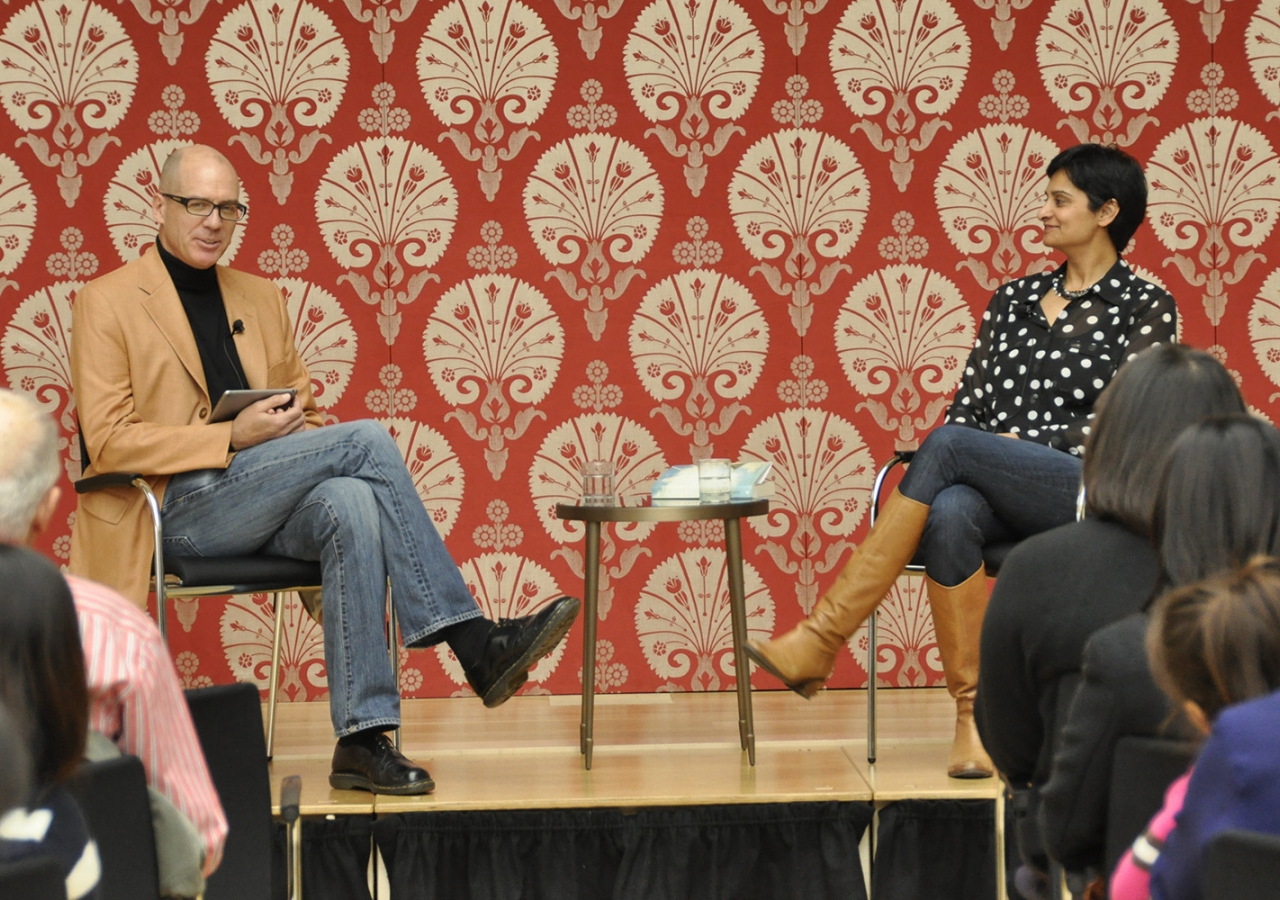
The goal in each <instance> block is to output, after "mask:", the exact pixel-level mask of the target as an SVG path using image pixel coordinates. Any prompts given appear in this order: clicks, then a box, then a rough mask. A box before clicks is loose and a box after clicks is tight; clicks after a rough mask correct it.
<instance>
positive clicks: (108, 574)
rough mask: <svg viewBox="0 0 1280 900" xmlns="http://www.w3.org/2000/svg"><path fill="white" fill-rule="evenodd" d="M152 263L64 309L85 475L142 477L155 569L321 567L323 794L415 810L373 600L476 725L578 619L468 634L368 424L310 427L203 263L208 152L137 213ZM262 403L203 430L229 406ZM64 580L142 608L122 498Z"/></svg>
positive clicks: (444, 555) (236, 289)
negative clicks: (245, 559) (218, 564)
mask: <svg viewBox="0 0 1280 900" xmlns="http://www.w3.org/2000/svg"><path fill="white" fill-rule="evenodd" d="M151 205H152V213H153V215H154V216H155V220H156V224H157V225H158V227H159V233H158V234H157V236H156V243H155V245H154V246H153V247H150V248H148V249H147V250H146V251H145V252H144V253H143V255H142V256H141V257H140V258H139V259H137V260H134V261H133V262H131V263H129V264H128V265H126V266H124V267H123V268H121V269H117V270H116V271H114V272H111V273H109V274H107V275H104V276H103V277H101V278H99V279H97V280H95V281H93V282H90V283H89V284H88V285H86V286H85V287H84V288H82V289H81V290H80V292H79V293H78V294H77V296H76V304H75V314H74V316H75V317H74V322H73V326H72V341H71V381H72V385H73V387H74V391H75V396H76V408H77V411H78V413H79V416H80V428H81V434H82V436H83V437H84V442H85V447H86V450H87V454H88V458H87V460H86V462H87V464H88V468H87V469H86V474H87V475H95V474H98V473H100V472H110V471H125V472H139V473H142V474H143V475H144V476H145V477H146V478H147V481H148V482H149V483H150V485H151V490H152V491H153V492H154V493H155V496H156V498H157V499H158V500H159V502H160V504H161V518H162V522H163V526H164V540H165V548H164V550H165V552H166V553H167V554H170V555H173V556H187V557H191V556H234V555H242V554H252V553H258V552H264V553H269V554H275V555H280V556H290V557H294V558H296V559H307V560H318V561H319V562H320V566H321V572H322V576H321V579H322V585H323V591H322V604H323V606H322V608H323V621H324V657H325V668H326V670H327V675H328V683H329V716H330V719H331V720H332V723H333V730H334V735H335V736H336V737H337V739H338V746H337V748H336V749H335V750H334V754H333V765H332V772H331V774H330V776H329V783H330V785H331V786H333V787H335V788H339V789H351V788H358V789H362V790H367V791H373V792H375V793H387V794H424V793H427V792H429V791H431V790H432V789H433V788H434V787H435V782H434V781H432V780H431V777H430V775H429V774H428V773H427V771H426V769H424V768H423V767H422V766H419V765H416V764H415V763H413V762H411V761H410V760H408V759H406V758H405V757H404V756H403V755H402V754H401V753H400V751H399V750H397V749H396V748H395V746H394V745H393V744H392V743H391V741H389V740H388V739H387V737H386V734H385V732H386V731H388V730H390V729H393V728H396V727H398V726H399V724H400V686H399V685H398V684H397V683H396V680H395V677H394V675H393V673H392V670H391V661H390V659H389V657H388V654H387V645H386V596H387V585H388V583H389V584H390V586H391V597H392V602H394V604H395V609H396V614H397V617H398V619H399V623H400V630H401V633H402V635H403V639H404V644H405V646H406V647H430V646H434V645H436V644H439V643H447V644H448V645H449V647H450V649H451V650H453V653H454V656H455V657H456V658H457V660H458V662H459V663H460V664H461V666H462V670H463V672H464V673H465V674H466V677H467V682H468V683H469V684H470V685H471V686H472V688H473V689H474V690H475V692H476V694H477V696H479V697H480V698H481V699H482V700H483V701H484V705H485V706H488V707H493V706H498V705H499V704H501V703H504V702H505V701H506V700H507V699H508V698H509V697H511V696H512V695H514V694H515V693H516V691H518V690H519V689H520V688H521V687H522V686H523V685H524V683H525V682H526V681H527V680H528V677H529V669H531V668H532V667H533V666H534V665H535V664H536V663H537V662H538V660H540V659H541V658H542V657H544V656H546V655H547V654H549V653H551V652H552V651H553V650H554V649H555V648H556V645H557V644H559V643H560V641H561V640H562V639H563V638H564V636H565V635H566V634H567V633H568V631H569V628H570V626H572V624H573V621H574V619H575V618H576V617H577V614H578V609H579V606H580V604H579V602H578V600H577V599H575V598H573V597H557V598H540V599H544V600H545V602H544V603H542V604H541V605H540V607H539V608H538V609H537V610H536V612H534V613H533V614H532V615H527V616H523V617H521V618H514V619H504V620H503V621H501V622H493V621H490V620H489V619H487V618H484V616H483V614H482V612H481V610H480V608H479V606H478V605H477V603H476V600H475V598H474V597H473V596H472V595H471V590H470V589H469V588H468V587H467V583H466V581H465V580H464V579H463V577H462V573H461V572H460V571H459V570H458V567H457V565H456V564H455V563H454V561H453V559H452V558H451V557H450V556H449V551H448V550H447V549H446V548H445V546H444V541H443V540H442V539H441V537H440V534H439V532H438V531H437V530H436V527H435V523H434V522H432V520H431V516H430V515H429V514H428V513H427V510H426V508H425V507H424V506H423V504H422V502H421V500H420V499H419V498H418V493H417V488H416V487H415V485H414V483H413V479H412V478H411V477H410V476H409V473H408V470H407V469H406V468H405V462H404V456H403V454H402V453H401V451H400V448H399V447H397V446H396V443H395V441H394V440H392V438H391V436H390V435H389V434H388V433H387V430H386V429H385V428H383V427H382V425H380V424H378V423H377V422H374V421H370V420H364V421H354V422H342V423H340V424H337V425H329V426H326V427H323V428H322V427H320V426H321V425H322V424H324V423H323V420H322V418H321V416H320V413H319V411H318V410H317V408H316V403H315V398H314V397H313V395H312V392H311V376H310V375H309V374H308V372H307V369H306V366H305V365H304V364H303V362H302V360H301V358H300V357H299V356H298V352H297V349H296V347H295V346H294V337H293V329H292V319H291V318H290V316H289V311H288V308H287V307H286V305H285V302H284V298H283V296H282V294H281V293H280V289H279V288H277V287H276V285H275V284H273V283H272V282H270V281H268V280H266V279H264V278H258V277H256V276H254V275H249V274H247V273H245V272H240V271H237V270H235V269H231V268H228V267H226V266H219V265H217V262H218V260H219V259H221V258H222V255H223V254H224V253H225V252H226V250H227V248H228V247H229V246H230V244H231V239H232V236H233V235H234V234H235V230H236V228H237V226H238V225H239V223H240V221H241V220H242V219H243V218H244V216H245V215H246V214H247V213H248V209H247V208H246V207H245V205H244V204H243V203H241V202H240V177H239V175H237V174H236V171H235V168H234V167H233V166H232V165H231V163H230V161H229V160H227V158H226V157H225V156H223V155H222V154H221V153H220V152H218V151H217V150H215V149H214V148H212V147H207V146H199V145H197V146H192V147H186V148H183V149H181V150H178V151H176V152H175V154H174V155H173V156H171V157H170V158H169V159H168V160H167V161H166V162H165V164H164V167H163V169H162V171H161V175H160V189H159V191H157V192H156V193H155V194H154V195H153V196H152V204H151ZM245 388H256V389H259V390H268V391H272V392H273V393H272V394H271V395H270V396H268V397H266V398H265V399H262V400H259V401H258V402H256V403H253V404H251V405H249V406H247V407H245V408H244V409H243V410H241V411H240V412H239V413H238V414H236V415H235V417H234V418H232V419H229V420H227V421H221V422H213V421H212V419H213V418H214V416H213V412H214V410H215V403H216V401H217V400H218V399H220V398H221V397H222V396H223V395H224V393H225V392H226V391H228V390H234V389H245ZM79 501H80V505H79V513H78V514H77V516H76V523H75V528H74V530H73V532H72V537H71V570H72V571H73V572H79V573H83V574H85V575H86V576H88V577H91V578H95V579H97V580H101V581H103V582H105V583H107V584H110V585H112V586H113V587H116V588H117V589H118V590H120V591H121V592H122V593H124V594H125V595H126V596H128V597H130V598H131V599H133V600H134V601H135V602H138V603H139V604H141V603H142V602H144V601H145V598H146V594H147V576H148V569H149V566H150V562H151V556H152V550H151V542H150V541H149V537H150V535H151V522H150V519H149V516H148V514H147V511H146V510H145V508H144V506H143V504H144V498H143V497H142V496H141V494H140V492H138V491H130V490H127V489H122V490H116V489H107V490H104V491H95V492H93V493H86V494H81V495H80V498H79Z"/></svg>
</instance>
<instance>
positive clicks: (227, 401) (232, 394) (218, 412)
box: [209, 388, 298, 423]
mask: <svg viewBox="0 0 1280 900" xmlns="http://www.w3.org/2000/svg"><path fill="white" fill-rule="evenodd" d="M276 394H288V395H289V396H290V397H296V396H297V395H298V391H297V389H296V388H263V389H261V390H259V389H257V388H255V389H253V390H248V391H223V392H222V396H221V397H219V398H218V403H217V405H216V406H214V408H213V415H211V416H210V417H209V421H210V423H213V422H226V421H227V420H228V419H234V418H235V417H236V416H238V415H240V410H242V409H244V408H245V407H246V406H249V405H250V404H253V403H257V402H258V401H259V400H266V399H267V398H268V397H272V396H275V395H276Z"/></svg>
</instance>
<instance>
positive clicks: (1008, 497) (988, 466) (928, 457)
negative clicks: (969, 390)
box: [898, 425, 1081, 587]
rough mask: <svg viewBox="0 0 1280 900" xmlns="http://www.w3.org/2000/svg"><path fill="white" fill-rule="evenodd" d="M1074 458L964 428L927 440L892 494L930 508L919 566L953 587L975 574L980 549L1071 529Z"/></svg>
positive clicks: (940, 431) (939, 431) (1076, 484)
mask: <svg viewBox="0 0 1280 900" xmlns="http://www.w3.org/2000/svg"><path fill="white" fill-rule="evenodd" d="M1080 470H1081V462H1080V460H1079V459H1078V458H1077V457H1074V456H1072V455H1071V454H1069V453H1064V452H1062V451H1061V450H1054V449H1052V448H1051V447H1046V446H1044V445H1043V444H1036V443H1033V442H1032V441H1026V440H1015V439H1013V438H1007V437H1002V436H1001V435H998V434H991V433H990V432H986V431H979V430H978V429H976V428H969V427H967V426H964V425H943V426H942V427H941V428H936V429H934V430H933V431H932V432H930V433H929V436H928V437H926V438H925V440H924V443H923V444H921V445H920V449H919V450H918V451H916V455H915V456H914V457H913V458H912V460H911V464H910V465H909V466H908V467H907V474H906V475H904V476H903V478H902V483H901V484H900V485H899V486H898V491H899V492H900V493H902V494H903V495H905V496H907V497H910V498H911V499H912V500H916V501H919V502H920V503H924V504H926V505H928V507H929V518H928V521H927V522H926V523H925V527H924V534H923V535H922V536H921V538H920V551H919V554H918V558H920V559H923V560H924V565H925V571H926V573H927V574H928V576H929V577H930V578H932V579H933V580H934V581H936V582H938V583H939V584H941V585H944V586H946V587H954V586H955V585H957V584H960V583H961V582H962V581H964V580H965V579H967V578H969V576H971V575H973V574H974V573H975V572H977V571H978V569H979V568H981V567H982V548H983V547H984V546H985V545H987V544H992V543H1000V542H1007V541H1020V540H1022V539H1023V538H1028V537H1031V536H1032V535H1033V534H1039V533H1040V532H1042V531H1048V530H1049V529H1050V528H1054V527H1056V526H1058V525H1065V524H1066V523H1068V522H1071V521H1074V519H1075V512H1076V509H1075V508H1076V495H1077V493H1078V492H1079V489H1080Z"/></svg>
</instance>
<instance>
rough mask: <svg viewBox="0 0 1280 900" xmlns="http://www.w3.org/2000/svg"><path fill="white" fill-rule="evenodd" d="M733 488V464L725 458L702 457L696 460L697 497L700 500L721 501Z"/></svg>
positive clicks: (725, 498)
mask: <svg viewBox="0 0 1280 900" xmlns="http://www.w3.org/2000/svg"><path fill="white" fill-rule="evenodd" d="M732 489H733V465H732V464H731V463H730V462H729V460H727V459H703V460H699V461H698V497H699V498H700V499H702V500H706V501H711V502H715V503H723V502H724V501H726V500H728V499H729V496H730V494H731V492H732Z"/></svg>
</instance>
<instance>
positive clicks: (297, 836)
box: [289, 819, 302, 900]
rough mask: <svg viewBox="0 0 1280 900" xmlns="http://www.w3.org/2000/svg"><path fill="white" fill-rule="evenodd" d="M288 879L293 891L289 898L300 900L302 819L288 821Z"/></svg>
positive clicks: (290, 899)
mask: <svg viewBox="0 0 1280 900" xmlns="http://www.w3.org/2000/svg"><path fill="white" fill-rule="evenodd" d="M289 881H290V882H291V884H290V886H291V887H292V888H293V893H291V894H290V895H289V900H302V820H301V819H295V820H293V821H292V822H290V823H289Z"/></svg>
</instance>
